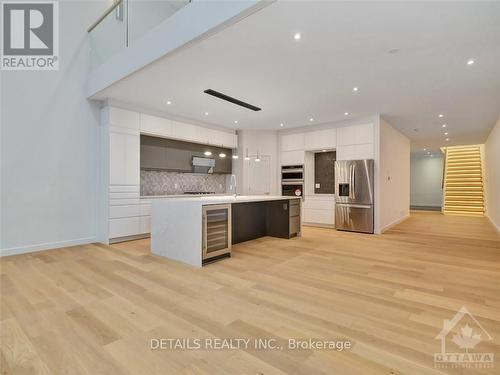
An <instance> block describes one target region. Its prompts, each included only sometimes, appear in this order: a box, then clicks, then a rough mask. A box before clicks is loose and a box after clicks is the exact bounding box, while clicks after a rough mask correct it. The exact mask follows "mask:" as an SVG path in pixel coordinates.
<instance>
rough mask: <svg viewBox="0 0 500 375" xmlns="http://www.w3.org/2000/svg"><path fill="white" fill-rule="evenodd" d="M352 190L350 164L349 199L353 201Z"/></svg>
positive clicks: (350, 166) (350, 169)
mask: <svg viewBox="0 0 500 375" xmlns="http://www.w3.org/2000/svg"><path fill="white" fill-rule="evenodd" d="M352 188H353V186H352V164H349V199H353V194H352V190H353V189H352Z"/></svg>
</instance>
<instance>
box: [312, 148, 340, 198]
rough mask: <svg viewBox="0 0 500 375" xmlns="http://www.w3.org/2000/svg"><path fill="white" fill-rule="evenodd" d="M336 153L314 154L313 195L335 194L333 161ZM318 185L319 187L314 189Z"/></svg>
mask: <svg viewBox="0 0 500 375" xmlns="http://www.w3.org/2000/svg"><path fill="white" fill-rule="evenodd" d="M336 159H337V153H336V152H335V151H330V152H317V153H315V154H314V193H315V194H335V182H334V181H335V175H334V173H335V160H336ZM317 184H319V187H316V186H317Z"/></svg>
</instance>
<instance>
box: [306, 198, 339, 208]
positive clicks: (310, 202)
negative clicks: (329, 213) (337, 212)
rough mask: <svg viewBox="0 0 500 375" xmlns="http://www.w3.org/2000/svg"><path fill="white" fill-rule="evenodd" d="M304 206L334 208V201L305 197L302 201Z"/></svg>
mask: <svg viewBox="0 0 500 375" xmlns="http://www.w3.org/2000/svg"><path fill="white" fill-rule="evenodd" d="M304 208H310V209H315V210H334V209H335V201H334V200H333V199H331V200H319V199H310V198H307V197H306V199H305V201H304Z"/></svg>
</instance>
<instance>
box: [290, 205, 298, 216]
mask: <svg viewBox="0 0 500 375" xmlns="http://www.w3.org/2000/svg"><path fill="white" fill-rule="evenodd" d="M299 215H300V206H299V205H298V204H290V217H292V216H299Z"/></svg>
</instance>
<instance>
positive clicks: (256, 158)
mask: <svg viewBox="0 0 500 375" xmlns="http://www.w3.org/2000/svg"><path fill="white" fill-rule="evenodd" d="M255 161H256V162H259V161H260V158H259V150H257V156H256V157H255Z"/></svg>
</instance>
